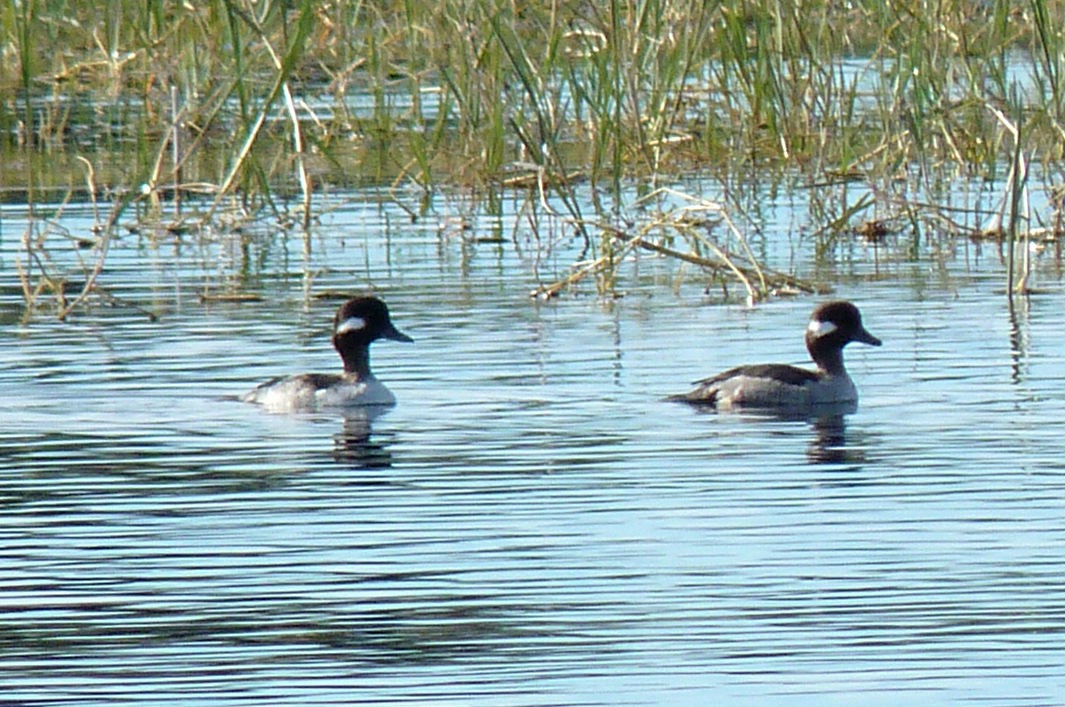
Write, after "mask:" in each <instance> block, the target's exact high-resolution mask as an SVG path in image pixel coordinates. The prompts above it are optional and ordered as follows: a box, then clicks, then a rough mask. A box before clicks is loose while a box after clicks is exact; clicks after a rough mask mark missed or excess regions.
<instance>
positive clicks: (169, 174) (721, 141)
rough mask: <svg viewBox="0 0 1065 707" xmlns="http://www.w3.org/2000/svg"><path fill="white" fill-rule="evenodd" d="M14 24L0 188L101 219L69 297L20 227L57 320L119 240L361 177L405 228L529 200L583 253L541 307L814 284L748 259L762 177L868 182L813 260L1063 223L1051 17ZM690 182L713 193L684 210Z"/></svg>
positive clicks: (34, 0) (456, 4) (539, 224)
mask: <svg viewBox="0 0 1065 707" xmlns="http://www.w3.org/2000/svg"><path fill="white" fill-rule="evenodd" d="M0 18H2V23H0V28H2V29H0V31H2V32H3V33H4V34H3V36H2V37H0V51H2V54H3V55H2V61H0V96H2V97H3V99H2V102H0V150H2V153H3V154H4V156H5V157H4V159H5V168H4V170H3V172H4V176H3V184H0V188H3V190H4V193H5V195H6V196H5V198H6V199H8V200H10V199H18V200H21V201H25V202H26V203H28V204H30V205H31V208H33V206H34V205H36V204H40V203H51V204H55V203H56V202H65V201H68V200H71V199H74V200H82V201H91V202H92V204H93V205H94V207H96V206H97V205H99V217H98V229H97V233H96V234H94V240H93V241H92V243H91V244H90V246H91V249H92V252H93V257H85V258H81V260H82V261H83V262H84V263H85V266H84V269H85V271H86V273H85V276H84V277H83V278H82V279H83V282H84V284H83V286H82V288H81V291H80V294H77V295H76V296H75V297H73V298H71V299H70V300H69V301H68V300H67V299H66V297H65V295H64V294H63V292H64V284H65V283H64V281H63V280H64V277H63V273H59V272H55V269H54V268H50V266H49V264H48V261H47V258H45V257H42V253H44V252H45V251H46V249H47V248H49V247H54V246H53V245H52V244H51V243H50V240H51V239H50V238H49V237H48V236H49V231H48V229H47V226H46V225H45V226H41V227H40V229H41V230H34V229H33V228H31V230H30V232H28V233H27V234H25V236H24V238H23V253H22V255H23V256H24V257H23V258H22V259H21V260H20V262H19V268H20V275H21V277H22V282H23V289H24V293H25V295H26V298H27V300H29V301H31V302H33V301H35V300H36V299H37V298H38V297H40V296H41V295H42V294H47V293H51V294H54V295H55V297H56V300H57V301H58V302H59V306H58V308H59V311H60V314H61V315H62V314H64V313H65V312H67V311H69V309H70V308H71V307H72V306H75V305H76V304H77V303H79V302H81V301H83V300H84V299H85V298H86V297H87V296H89V295H90V294H91V293H92V292H93V291H94V287H95V282H96V279H97V276H98V275H99V273H100V270H101V268H102V265H103V262H104V259H105V258H106V254H107V249H108V243H109V239H110V234H111V232H112V231H113V230H114V229H115V228H116V227H118V224H119V223H124V224H126V225H127V227H135V228H141V229H153V228H154V229H170V230H171V231H179V232H182V233H185V232H190V231H197V230H202V229H206V228H209V229H210V230H211V232H213V233H218V232H223V231H225V230H226V229H232V228H234V227H235V224H239V223H242V222H244V221H246V220H253V219H254V220H258V219H264V218H267V219H275V220H276V222H277V223H279V224H281V225H282V227H283V228H284V229H286V230H295V231H297V232H302V233H306V232H307V231H308V230H309V229H311V228H313V219H314V217H315V214H316V209H317V208H318V206H317V202H316V196H317V195H318V194H319V193H321V192H322V191H323V190H327V189H338V188H348V187H353V186H361V185H367V184H376V185H380V186H381V187H383V188H385V189H391V190H393V191H392V193H394V194H396V197H395V198H396V199H397V200H400V199H402V200H403V203H404V208H407V209H408V210H409V212H410V213H411V215H412V218H418V217H419V216H420V215H421V212H420V209H421V208H424V207H423V205H424V204H427V203H429V199H428V198H424V199H422V200H419V199H417V198H414V199H411V197H410V195H411V194H412V193H413V194H418V193H420V194H422V195H423V196H425V197H428V196H429V195H432V194H433V193H435V192H437V191H440V190H445V189H447V190H466V191H468V193H470V194H471V195H473V196H474V197H475V198H478V199H484V200H486V201H488V202H491V201H492V200H493V199H494V198H497V197H498V195H499V194H500V193H503V192H518V193H521V194H524V195H525V199H526V205H525V207H524V208H523V209H522V213H523V215H524V221H523V222H522V223H523V227H528V228H532V229H542V228H550V229H557V230H558V231H559V232H561V233H562V234H564V237H566V238H572V239H574V241H575V242H577V243H578V244H580V246H581V247H580V251H581V256H582V257H581V259H580V263H578V264H577V265H575V267H574V269H573V271H572V273H571V274H570V275H569V276H568V277H565V278H564V279H563V280H561V281H560V282H554V283H548V284H545V285H544V286H543V287H542V288H540V290H539V293H540V294H543V295H552V294H555V293H557V292H559V291H560V290H562V289H563V288H564V287H566V286H568V285H570V284H572V283H574V282H576V281H578V280H581V279H582V278H585V277H590V278H591V279H593V280H594V281H595V283H596V286H597V289H598V291H599V292H601V293H604V294H608V293H610V292H611V291H612V289H613V286H614V276H615V273H616V270H617V267H618V264H619V263H621V262H623V261H624V260H625V258H626V257H627V256H628V255H629V254H630V253H632V252H634V251H635V250H644V251H651V252H654V253H657V254H659V255H661V256H664V257H671V258H676V259H678V260H682V261H685V262H688V263H693V264H695V265H698V266H699V267H701V268H703V269H705V270H706V271H707V272H708V273H710V274H711V277H712V278H714V279H717V280H720V281H731V282H738V283H740V284H741V286H742V288H743V289H744V291H745V292H746V294H747V296H748V298H750V299H752V300H756V299H760V298H762V297H765V296H767V295H768V294H770V293H772V292H774V291H779V290H793V289H798V290H813V289H817V288H818V287H819V285H817V284H815V283H808V282H803V281H800V280H798V279H796V278H794V277H792V276H790V275H788V274H786V273H775V272H771V271H769V270H768V269H766V268H764V267H762V266H761V265H760V264H759V263H758V261H757V259H756V258H755V256H754V254H753V253H752V252H751V249H750V248H749V247H748V244H747V240H746V238H747V235H748V234H749V233H750V231H751V230H752V229H756V228H757V225H756V224H752V223H749V222H748V219H747V217H746V215H745V210H744V208H743V205H742V204H740V203H738V202H736V201H733V197H730V196H729V195H730V194H732V193H733V192H734V190H733V189H731V188H730V185H731V184H732V182H733V181H738V180H741V179H743V175H746V174H750V173H751V172H778V173H783V172H787V173H789V174H792V175H796V177H795V178H796V181H797V182H799V183H802V184H805V185H820V186H826V185H827V186H828V187H829V188H839V189H848V188H853V186H854V185H855V184H858V185H861V186H862V187H863V189H864V193H863V196H862V198H860V199H857V200H848V199H841V200H840V201H839V203H838V204H834V205H832V206H831V207H828V208H826V209H824V210H823V211H821V212H819V218H820V219H821V220H820V222H818V223H812V224H809V228H810V230H811V231H815V232H817V233H819V234H821V235H822V236H823V238H824V239H825V243H826V248H830V247H831V244H832V243H833V242H834V240H835V239H837V238H839V237H840V236H844V235H855V234H857V235H860V236H863V237H866V238H870V239H875V238H877V237H880V236H881V235H882V234H883V233H887V232H891V231H894V230H902V229H910V230H913V231H914V235H915V238H916V239H920V237H921V235H920V234H921V232H922V231H927V230H936V231H947V232H949V233H951V234H952V235H961V236H971V237H986V238H996V239H1005V240H1006V242H1007V243H1008V246H1007V249H1008V252H1009V253H1010V254H1011V256H1012V254H1013V252H1014V250H1015V249H1014V247H1013V241H1014V240H1015V239H1027V238H1035V237H1040V238H1044V239H1048V240H1056V239H1057V237H1058V235H1059V232H1060V229H1061V224H1060V221H1061V213H1060V208H1061V203H1062V198H1061V197H1062V194H1061V190H1060V189H1059V188H1058V187H1057V186H1056V185H1057V184H1059V183H1060V182H1061V181H1062V179H1061V176H1062V175H1061V172H1062V167H1063V165H1065V161H1063V157H1065V155H1063V154H1062V152H1063V149H1065V2H1062V1H1061V0H1029V2H1023V3H1016V2H1007V1H1005V0H987V1H986V2H976V3H974V2H963V1H960V0H959V1H953V0H946V1H944V0H939V1H937V2H933V1H932V0H909V1H903V2H890V3H883V2H873V1H871V0H869V1H866V0H852V1H848V2H843V1H840V0H820V1H811V2H786V3H779V2H776V1H775V0H773V1H770V0H747V1H745V2H691V1H690V0H687V1H684V0H643V1H642V2H625V3H623V2H620V1H619V0H592V1H591V2H570V1H568V0H557V1H556V2H551V3H525V2H517V1H516V0H444V1H443V2H440V3H424V2H415V1H413V0H402V1H400V2H375V1H373V0H363V1H359V0H331V1H330V0H326V1H323V0H286V2H277V1H276V0H259V1H254V0H208V1H207V2H198V3H188V2H185V3H179V2H164V1H162V0H146V1H144V0H141V1H138V2H133V1H132V0H105V1H104V2H102V3H95V4H84V3H71V2H68V1H67V0H18V1H17V2H12V3H6V4H5V5H4V6H3V8H2V9H0ZM1033 166H1038V174H1039V178H1040V179H1041V180H1042V181H1043V183H1042V184H1033V183H1032V180H1031V177H1030V175H1031V174H1032V171H1031V168H1032V167H1033ZM692 173H698V174H706V175H715V176H714V178H715V179H719V180H720V181H721V183H722V189H721V191H722V193H723V194H724V195H725V196H724V198H723V199H722V200H721V201H707V200H704V199H701V198H699V197H697V196H693V195H688V194H684V193H682V192H681V191H680V187H679V186H678V182H679V181H681V180H682V178H683V177H684V176H686V175H689V174H692ZM959 177H964V178H977V179H984V180H988V181H992V182H996V183H1000V184H1002V185H1004V187H1003V193H1002V198H1001V202H1000V206H999V208H998V209H997V211H996V212H995V213H987V212H986V211H985V212H977V210H976V209H975V207H972V205H966V204H962V205H961V207H960V208H959V207H958V206H957V205H956V204H955V205H953V206H952V207H951V208H950V209H946V208H942V207H941V205H940V202H941V196H942V195H941V194H940V193H939V188H940V185H941V184H944V183H949V182H950V181H951V180H954V179H957V178H959ZM1033 188H1040V189H1042V190H1044V192H1045V193H1046V194H1047V197H1046V199H1045V203H1046V204H1049V205H1050V207H1049V209H1048V210H1049V213H1038V212H1034V211H1033V210H1032V208H1031V207H1030V204H1029V194H1030V191H1031V190H1032V189H1033ZM57 189H58V190H59V195H58V196H57V193H56V190H57ZM401 194H402V196H400V195H401ZM411 204H413V206H412V205H411ZM815 211H816V210H815ZM129 224H133V225H132V226H129ZM308 242H309V241H308ZM82 245H84V244H82ZM1017 250H1018V252H1024V253H1027V252H1028V251H1027V248H1020V247H1019V248H1017ZM1010 262H1011V267H1010V273H1011V280H1010V286H1009V288H1008V290H1009V291H1010V292H1013V291H1023V289H1024V288H1025V287H1026V282H1027V279H1026V278H1027V273H1026V271H1025V270H1024V269H1023V268H1024V266H1025V262H1024V259H1023V258H1021V259H1018V263H1017V267H1016V268H1014V266H1013V260H1012V257H1011V261H1010ZM1014 276H1016V277H1014Z"/></svg>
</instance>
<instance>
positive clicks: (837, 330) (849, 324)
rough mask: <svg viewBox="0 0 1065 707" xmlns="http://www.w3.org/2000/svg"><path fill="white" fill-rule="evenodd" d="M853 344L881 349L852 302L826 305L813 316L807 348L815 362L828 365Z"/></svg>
mask: <svg viewBox="0 0 1065 707" xmlns="http://www.w3.org/2000/svg"><path fill="white" fill-rule="evenodd" d="M852 341H860V342H861V343H863V344H869V345H870V346H880V339H878V338H876V337H875V336H873V335H872V334H870V333H869V332H868V331H866V330H865V327H864V326H862V315H861V312H859V311H858V308H857V307H855V306H854V305H853V304H851V303H850V302H843V301H838V302H826V303H825V304H822V305H821V306H819V307H818V308H817V309H815V310H814V313H813V314H812V315H810V325H809V326H808V327H807V328H806V348H807V349H808V350H809V351H810V356H812V357H813V359H814V361H817V362H818V363H819V364H828V362H829V361H830V360H832V359H834V358H835V355H838V353H839V352H840V351H842V350H843V347H844V346H846V345H847V344H849V343H850V342H852ZM840 361H842V359H840ZM841 365H842V364H841ZM829 367H831V365H830V366H829Z"/></svg>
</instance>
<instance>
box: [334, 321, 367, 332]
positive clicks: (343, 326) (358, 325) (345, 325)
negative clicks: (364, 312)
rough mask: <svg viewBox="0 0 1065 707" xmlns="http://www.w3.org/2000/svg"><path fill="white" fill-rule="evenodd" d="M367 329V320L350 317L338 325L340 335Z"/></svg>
mask: <svg viewBox="0 0 1065 707" xmlns="http://www.w3.org/2000/svg"><path fill="white" fill-rule="evenodd" d="M365 328H366V320H365V319H363V318H362V317H348V318H347V319H345V320H344V321H342V322H340V323H339V324H337V333H338V334H347V333H348V332H351V331H359V330H360V329H365Z"/></svg>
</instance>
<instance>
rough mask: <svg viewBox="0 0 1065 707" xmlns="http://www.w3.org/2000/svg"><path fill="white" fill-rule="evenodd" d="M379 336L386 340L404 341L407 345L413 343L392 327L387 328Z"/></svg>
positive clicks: (412, 340)
mask: <svg viewBox="0 0 1065 707" xmlns="http://www.w3.org/2000/svg"><path fill="white" fill-rule="evenodd" d="M381 336H382V337H384V338H386V339H391V340H392V341H404V342H406V343H408V344H413V343H414V339H412V338H410V337H409V336H407V335H406V334H404V333H403V332H401V331H400V330H399V329H397V328H395V327H394V326H389V327H388V329H387V330H385V331H384V332H383V333H382V334H381Z"/></svg>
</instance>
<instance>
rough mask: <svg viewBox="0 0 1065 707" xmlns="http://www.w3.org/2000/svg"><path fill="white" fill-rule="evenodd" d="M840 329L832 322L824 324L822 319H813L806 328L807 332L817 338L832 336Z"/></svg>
mask: <svg viewBox="0 0 1065 707" xmlns="http://www.w3.org/2000/svg"><path fill="white" fill-rule="evenodd" d="M838 328H839V327H837V326H836V325H835V324H833V323H832V322H823V321H821V320H820V319H811V320H810V326H808V327H806V331H808V332H810V333H811V334H813V335H814V336H815V337H816V338H820V337H822V336H827V335H828V334H831V333H832V332H834V331H835V330H836V329H838Z"/></svg>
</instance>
